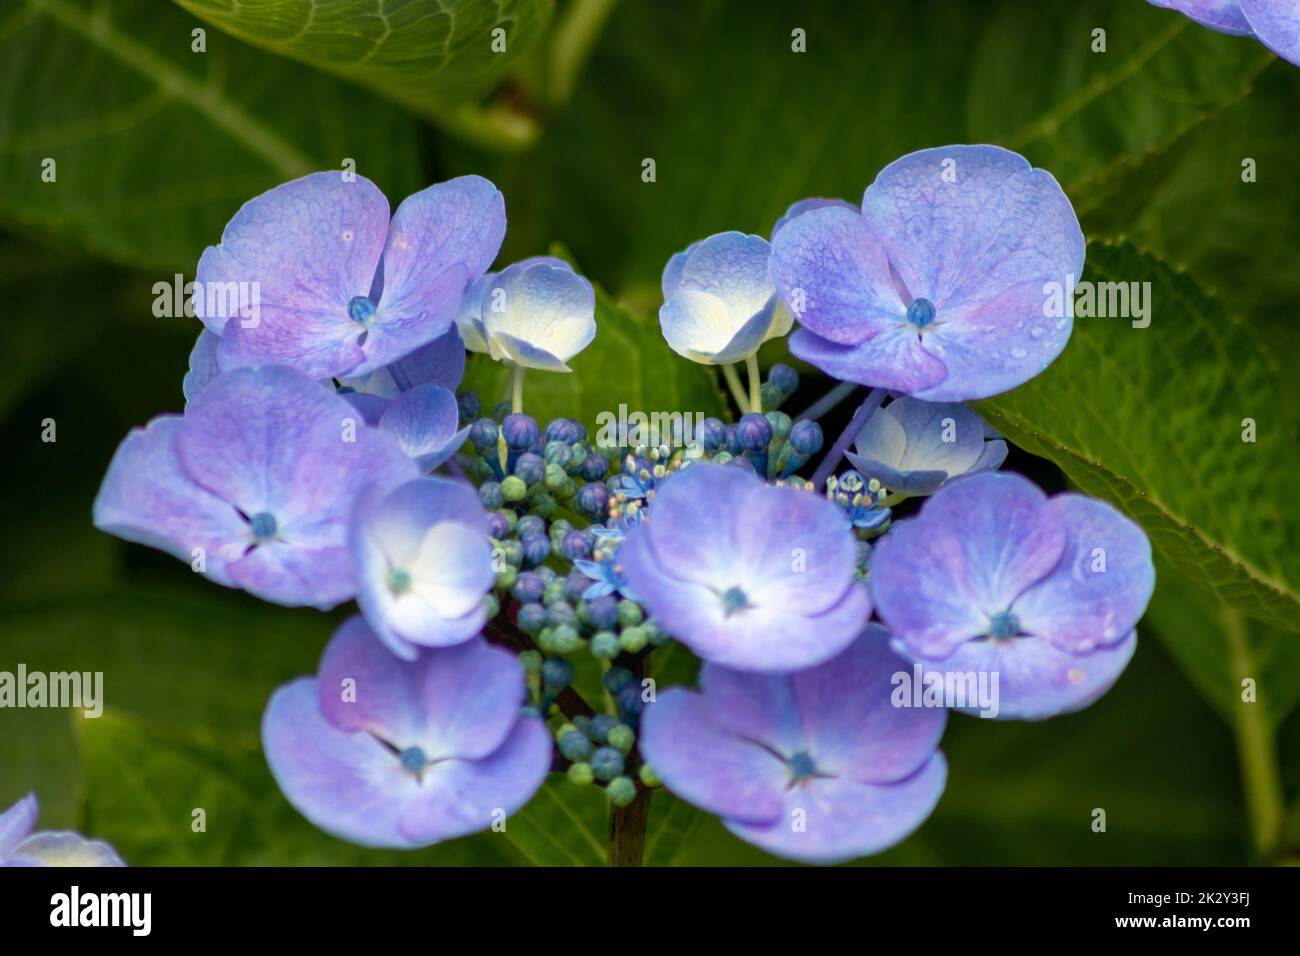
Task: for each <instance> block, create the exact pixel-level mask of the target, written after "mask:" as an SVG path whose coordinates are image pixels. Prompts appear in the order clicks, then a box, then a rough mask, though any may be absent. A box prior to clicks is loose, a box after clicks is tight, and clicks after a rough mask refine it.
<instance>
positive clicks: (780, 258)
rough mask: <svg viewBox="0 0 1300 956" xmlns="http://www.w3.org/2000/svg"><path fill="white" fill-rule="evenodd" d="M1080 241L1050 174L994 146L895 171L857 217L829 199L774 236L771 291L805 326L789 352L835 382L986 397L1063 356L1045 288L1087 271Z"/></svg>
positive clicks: (1062, 323)
mask: <svg viewBox="0 0 1300 956" xmlns="http://www.w3.org/2000/svg"><path fill="white" fill-rule="evenodd" d="M1083 257H1084V240H1083V233H1082V232H1081V231H1080V229H1079V221H1078V219H1077V218H1076V217H1075V214H1074V210H1073V208H1072V207H1071V206H1070V202H1069V200H1068V199H1066V197H1065V194H1064V193H1063V192H1062V191H1061V187H1060V186H1059V185H1057V183H1056V180H1055V179H1053V178H1052V176H1051V174H1050V173H1048V172H1046V171H1044V170H1041V169H1034V168H1032V167H1031V166H1030V165H1029V163H1028V162H1027V161H1026V160H1025V159H1024V157H1022V156H1019V155H1017V154H1016V153H1012V152H1009V151H1007V150H1005V149H1001V148H998V147H995V146H945V147H940V148H936V149H925V150H921V151H919V152H915V153H911V154H909V155H907V156H904V157H902V158H901V159H899V160H896V161H895V162H893V163H891V164H890V165H889V166H887V167H885V169H884V170H882V171H881V173H880V175H879V176H877V177H876V181H875V182H874V183H872V184H871V186H869V187H868V188H867V191H866V193H865V194H864V196H863V199H862V208H861V211H860V212H859V211H855V210H852V209H847V208H844V207H843V206H842V205H839V204H834V203H832V204H830V205H827V206H824V207H822V208H813V209H809V210H807V211H805V212H803V213H801V214H800V215H797V216H796V217H795V218H793V219H791V220H789V221H788V222H786V223H785V224H784V225H783V226H782V227H781V228H780V230H779V231H777V233H776V234H775V236H774V237H773V242H772V276H773V278H774V280H775V282H776V289H777V293H778V295H780V297H781V299H782V301H784V302H785V303H786V304H787V306H789V308H790V310H791V311H792V312H793V313H794V315H795V318H796V319H797V320H798V322H799V324H800V328H799V329H798V330H796V331H795V333H794V334H793V335H792V336H791V338H790V350H791V352H793V353H794V354H795V355H796V356H797V357H799V358H802V359H804V360H805V361H808V362H810V363H812V364H813V365H816V366H817V367H819V368H821V369H822V370H823V371H825V372H827V373H828V374H830V375H833V376H835V377H836V378H840V379H844V380H846V381H853V382H859V383H862V384H864V385H873V386H880V387H884V388H889V389H893V390H896V391H901V392H905V393H909V394H912V395H915V396H917V397H918V398H923V399H925V400H926V401H945V402H948V401H966V400H969V399H975V398H986V397H988V396H990V395H995V394H998V393H999V392H1004V391H1006V390H1007V389H1010V388H1014V387H1015V386H1017V385H1019V384H1021V383H1023V382H1025V381H1027V380H1028V379H1030V378H1032V377H1033V376H1035V375H1037V374H1038V373H1039V372H1041V371H1042V370H1043V369H1044V368H1046V367H1047V365H1048V364H1050V363H1051V361H1052V360H1053V359H1055V358H1056V356H1057V355H1058V354H1059V353H1060V351H1061V350H1062V349H1063V348H1064V347H1065V343H1066V342H1067V341H1068V339H1069V337H1070V331H1071V319H1070V317H1069V316H1068V315H1066V316H1061V317H1053V316H1050V315H1048V314H1047V312H1048V310H1047V309H1046V307H1045V300H1046V296H1045V293H1044V288H1045V286H1046V284H1047V283H1059V284H1061V285H1062V286H1064V285H1065V284H1066V283H1067V282H1068V281H1069V277H1070V276H1072V275H1073V276H1075V277H1077V276H1079V275H1080V274H1081V272H1082V270H1083Z"/></svg>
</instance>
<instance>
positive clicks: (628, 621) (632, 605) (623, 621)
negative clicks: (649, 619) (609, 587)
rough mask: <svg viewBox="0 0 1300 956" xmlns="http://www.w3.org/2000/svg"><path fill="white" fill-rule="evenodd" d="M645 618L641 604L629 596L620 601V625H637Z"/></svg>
mask: <svg viewBox="0 0 1300 956" xmlns="http://www.w3.org/2000/svg"><path fill="white" fill-rule="evenodd" d="M644 619H645V613H644V612H643V611H642V610H641V605H639V604H637V603H636V602H635V601H629V600H628V599H627V598H624V599H623V600H621V601H619V602H618V623H619V626H620V627H636V626H637V625H638V624H640V623H641V622H642V621H643V620H644Z"/></svg>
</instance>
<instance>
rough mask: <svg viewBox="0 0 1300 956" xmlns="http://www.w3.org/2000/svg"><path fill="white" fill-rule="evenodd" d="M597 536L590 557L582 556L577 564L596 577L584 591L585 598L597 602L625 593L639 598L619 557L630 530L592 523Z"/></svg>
mask: <svg viewBox="0 0 1300 956" xmlns="http://www.w3.org/2000/svg"><path fill="white" fill-rule="evenodd" d="M591 535H592V538H593V543H592V554H591V558H590V559H586V558H579V559H577V560H576V561H574V562H573V566H574V567H575V568H577V569H578V570H579V571H581V572H582V574H584V575H585V576H586V577H588V578H590V579H591V580H592V582H593V583H592V584H591V585H589V586H588V587H587V589H586V590H585V591H583V593H582V599H583V600H584V601H594V600H596V599H597V598H602V597H605V596H606V595H610V594H621V595H623V597H625V598H628V599H630V600H633V601H635V600H637V597H636V595H635V594H634V593H633V592H632V589H631V587H630V586H629V585H628V583H627V576H626V575H625V574H624V573H623V565H622V563H621V562H620V561H619V559H618V555H619V552H620V551H621V550H622V547H623V542H624V541H625V540H626V538H627V532H626V530H625V529H624V528H622V527H614V528H602V527H600V526H599V525H592V527H591Z"/></svg>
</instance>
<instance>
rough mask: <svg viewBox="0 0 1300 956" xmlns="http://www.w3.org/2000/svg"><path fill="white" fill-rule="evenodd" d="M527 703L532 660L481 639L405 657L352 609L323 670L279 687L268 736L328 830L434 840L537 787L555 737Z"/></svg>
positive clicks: (285, 780) (294, 791) (476, 825)
mask: <svg viewBox="0 0 1300 956" xmlns="http://www.w3.org/2000/svg"><path fill="white" fill-rule="evenodd" d="M523 700H524V674H523V669H522V668H521V667H520V666H519V662H518V661H517V660H515V658H514V657H513V656H512V655H510V654H509V653H507V652H505V651H502V650H499V649H497V648H492V647H489V646H488V645H487V644H485V643H483V642H482V641H481V640H473V641H469V642H466V643H464V644H460V645H457V646H456V647H449V648H438V649H432V650H424V651H422V652H421V653H420V654H419V656H418V657H417V658H416V659H415V660H413V661H404V660H400V659H398V658H397V657H394V656H393V655H392V654H391V653H389V651H388V649H387V648H385V647H384V646H383V645H382V644H381V643H380V642H379V641H378V640H377V639H376V637H375V635H374V634H373V633H372V632H371V631H370V628H369V627H367V626H366V623H365V621H364V620H363V619H361V618H359V617H354V618H352V619H350V620H349V621H347V622H346V623H345V624H344V625H343V626H342V627H341V628H339V630H338V632H337V633H336V634H335V635H334V637H333V638H332V639H331V640H330V643H329V645H328V646H327V647H326V648H325V653H324V655H323V656H322V657H321V662H320V668H319V670H318V672H317V675H316V677H314V678H310V677H302V678H299V679H297V680H295V681H292V682H291V683H289V684H286V685H285V686H283V687H281V688H280V689H279V690H277V691H276V692H275V694H273V695H272V697H271V701H270V703H269V704H268V705H267V708H266V713H265V715H264V716H263V718H262V744H263V748H264V749H265V751H266V759H267V762H268V763H269V764H270V767H271V772H272V774H273V775H274V776H275V779H276V781H277V782H278V783H279V785H280V789H281V790H283V791H284V794H285V796H286V797H287V798H288V800H289V802H290V803H292V804H293V805H294V807H296V808H297V809H298V811H299V812H300V813H301V814H302V815H303V816H305V817H306V818H307V819H308V820H310V821H311V822H312V823H314V824H315V825H316V826H318V827H320V828H321V829H322V830H325V831H326V832H328V833H332V834H334V835H335V836H337V837H340V838H342V839H344V840H347V841H349V842H351V843H357V844H360V845H362V846H370V847H391V848H398V849H406V848H413V847H421V846H428V845H430V844H432V843H437V842H439V841H441V840H449V839H452V838H453V837H458V836H464V835H466V834H469V833H474V832H476V831H479V830H486V829H487V828H488V827H489V826H491V825H492V823H493V822H494V821H495V820H496V819H497V817H499V816H500V815H501V814H507V815H508V814H510V813H512V812H514V811H515V810H517V809H518V808H519V807H521V806H523V805H524V804H525V803H526V802H527V801H528V799H529V798H530V797H531V796H532V795H533V794H534V793H535V792H536V791H537V788H538V787H540V786H541V784H542V781H543V779H545V777H546V774H547V772H548V771H549V770H550V766H551V738H550V735H549V734H548V733H547V731H546V729H545V727H544V725H543V724H542V722H541V721H540V720H539V719H537V718H535V717H521V716H520V706H521V704H522V703H523Z"/></svg>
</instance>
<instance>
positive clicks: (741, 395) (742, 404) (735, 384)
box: [722, 365, 749, 415]
mask: <svg viewBox="0 0 1300 956" xmlns="http://www.w3.org/2000/svg"><path fill="white" fill-rule="evenodd" d="M722 377H723V378H725V379H726V380H727V387H728V388H730V389H731V397H732V398H734V399H735V400H736V405H737V407H739V408H740V414H742V415H744V414H745V413H746V412H748V411H749V399H748V398H746V397H745V387H744V386H743V385H741V384H740V376H739V375H738V374H737V373H736V366H735V365H724V366H722Z"/></svg>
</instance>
